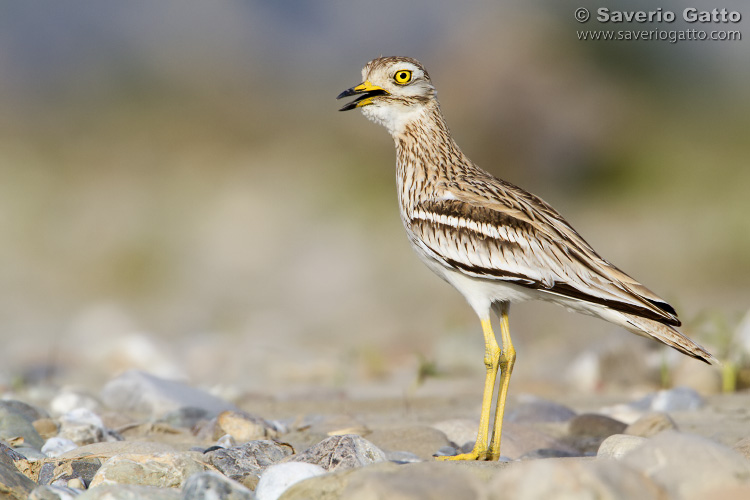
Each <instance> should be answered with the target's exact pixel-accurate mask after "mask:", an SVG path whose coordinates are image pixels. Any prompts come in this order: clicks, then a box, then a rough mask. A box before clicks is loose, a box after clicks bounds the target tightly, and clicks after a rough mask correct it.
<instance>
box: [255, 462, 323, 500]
mask: <svg viewBox="0 0 750 500" xmlns="http://www.w3.org/2000/svg"><path fill="white" fill-rule="evenodd" d="M325 473H326V471H325V470H324V469H323V467H321V466H319V465H314V464H308V463H305V462H287V463H283V464H276V465H272V466H271V467H269V468H267V469H266V470H265V471H264V472H263V475H262V476H261V477H260V481H258V487H257V488H256V489H255V498H256V500H276V499H277V498H279V497H280V496H281V495H282V494H283V493H284V492H285V491H286V490H287V489H288V488H289V487H290V486H292V485H293V484H295V483H298V482H300V481H302V480H304V479H308V478H311V477H315V476H320V475H321V474H325Z"/></svg>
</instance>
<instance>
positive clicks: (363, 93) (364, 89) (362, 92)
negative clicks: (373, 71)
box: [336, 81, 390, 111]
mask: <svg viewBox="0 0 750 500" xmlns="http://www.w3.org/2000/svg"><path fill="white" fill-rule="evenodd" d="M352 95H358V96H359V97H357V98H356V99H354V100H353V101H352V102H350V103H349V104H347V105H346V106H344V107H343V108H341V109H340V110H339V111H349V110H350V109H354V108H361V107H362V106H367V105H368V104H372V98H373V97H377V96H381V95H390V93H389V92H388V91H387V90H385V89H384V88H382V87H378V86H377V85H373V84H372V83H370V82H369V81H366V82H364V83H360V84H359V85H357V86H356V87H352V88H350V89H347V90H345V91H343V92H342V93H340V94H339V95H338V97H336V99H341V98H342V97H349V96H352Z"/></svg>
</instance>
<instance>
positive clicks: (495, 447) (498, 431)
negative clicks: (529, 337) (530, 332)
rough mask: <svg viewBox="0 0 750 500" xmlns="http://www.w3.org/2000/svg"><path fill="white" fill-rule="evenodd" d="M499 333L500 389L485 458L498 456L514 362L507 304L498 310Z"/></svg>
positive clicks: (492, 458)
mask: <svg viewBox="0 0 750 500" xmlns="http://www.w3.org/2000/svg"><path fill="white" fill-rule="evenodd" d="M500 335H501V338H502V341H503V350H502V353H501V354H500V359H499V361H500V372H501V373H500V389H499V391H498V393H497V406H496V408H495V425H494V427H493V431H492V443H491V444H490V449H489V453H488V454H487V460H497V459H498V458H499V457H500V438H501V437H502V432H503V415H504V414H505V399H506V397H507V396H508V384H510V376H511V374H512V373H513V365H514V364H515V363H516V350H515V349H514V348H513V342H511V340H510V325H509V324H508V306H507V305H505V306H503V307H502V309H501V310H500Z"/></svg>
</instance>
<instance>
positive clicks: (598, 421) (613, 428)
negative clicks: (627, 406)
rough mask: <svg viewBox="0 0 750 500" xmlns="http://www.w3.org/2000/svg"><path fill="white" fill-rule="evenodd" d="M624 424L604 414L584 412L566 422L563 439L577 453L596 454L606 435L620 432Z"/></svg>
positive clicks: (623, 428) (624, 426)
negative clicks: (566, 428) (566, 431)
mask: <svg viewBox="0 0 750 500" xmlns="http://www.w3.org/2000/svg"><path fill="white" fill-rule="evenodd" d="M626 427H627V425H626V424H624V423H623V422H620V421H619V420H615V419H613V418H611V417H608V416H606V415H599V414H596V413H585V414H582V415H578V416H576V417H575V418H573V419H572V420H571V421H570V422H568V436H567V438H565V441H566V442H567V443H568V444H570V445H571V446H572V447H573V448H575V449H577V450H578V451H579V455H581V454H582V455H584V456H586V455H596V453H597V450H598V449H599V446H600V445H601V444H602V441H604V440H605V439H606V438H607V437H609V436H611V435H613V434H622V432H623V431H624V430H625V428H626Z"/></svg>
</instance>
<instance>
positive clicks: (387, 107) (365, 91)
mask: <svg viewBox="0 0 750 500" xmlns="http://www.w3.org/2000/svg"><path fill="white" fill-rule="evenodd" d="M362 79H363V80H364V82H363V83H360V84H359V85H357V86H356V87H352V88H350V89H348V90H345V91H343V92H342V93H341V94H339V96H338V97H337V99H341V98H342V97H349V96H357V98H356V99H354V100H353V101H352V102H350V103H349V104H347V105H346V106H344V107H343V108H341V109H340V111H348V110H350V109H355V108H361V109H362V114H364V115H365V116H366V117H367V118H369V119H370V120H372V121H375V122H378V123H380V124H382V125H384V126H385V127H386V128H387V129H388V130H389V131H390V132H391V134H396V133H398V132H400V131H401V130H403V127H404V125H405V124H407V123H409V122H410V121H412V120H415V119H417V118H418V117H419V116H420V115H422V114H423V113H424V111H425V109H426V108H427V107H428V106H430V105H431V104H433V103H437V99H436V92H435V87H433V86H432V82H431V81H430V75H428V74H427V71H426V70H425V69H424V67H423V66H422V64H421V63H420V62H419V61H417V60H416V59H412V58H410V57H379V58H378V59H373V60H372V61H370V62H369V63H367V65H366V66H365V67H364V68H363V69H362Z"/></svg>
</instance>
